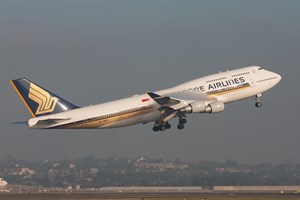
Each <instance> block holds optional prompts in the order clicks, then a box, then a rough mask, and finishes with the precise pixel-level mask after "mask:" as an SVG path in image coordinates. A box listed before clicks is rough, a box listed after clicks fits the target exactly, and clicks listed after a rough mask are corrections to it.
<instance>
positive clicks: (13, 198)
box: [0, 192, 300, 200]
mask: <svg viewBox="0 0 300 200" xmlns="http://www.w3.org/2000/svg"><path fill="white" fill-rule="evenodd" d="M203 197H206V199H207V200H219V199H221V200H233V199H236V200H237V199H239V200H244V199H245V200H249V199H258V200H271V199H276V200H283V199H298V200H299V199H300V194H295V193H286V194H280V193H188V194H185V193H163V194H162V193H95V192H87V193H83V192H76V193H75V192H74V193H26V194H25V193H24V194H12V193H1V194H0V199H1V200H29V199H30V200H100V199H101V200H105V199H107V200H109V199H114V200H127V199H128V200H129V199H130V200H138V199H139V200H146V199H149V200H179V199H186V200H188V199H190V200H196V199H198V200H201V199H202V198H203Z"/></svg>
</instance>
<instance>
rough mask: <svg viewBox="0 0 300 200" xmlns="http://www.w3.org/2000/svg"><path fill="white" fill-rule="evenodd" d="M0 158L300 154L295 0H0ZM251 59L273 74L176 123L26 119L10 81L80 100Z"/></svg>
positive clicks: (247, 158) (148, 87)
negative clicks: (260, 87)
mask: <svg viewBox="0 0 300 200" xmlns="http://www.w3.org/2000/svg"><path fill="white" fill-rule="evenodd" d="M0 2H1V3H0V8H1V10H0V17H1V18H0V19H1V21H0V23H1V24H0V45H1V49H0V50H1V52H0V56H1V57H0V62H1V63H0V64H1V65H0V66H1V68H0V70H1V71H0V78H1V80H0V81H1V82H0V84H1V96H0V97H1V98H0V99H1V103H0V104H1V106H0V113H1V114H0V121H1V122H0V126H1V128H0V131H1V134H0V160H1V159H3V158H4V157H5V155H6V154H13V155H15V156H16V157H17V158H20V159H28V160H40V159H51V160H53V159H62V158H68V159H73V158H78V157H83V156H87V155H90V154H92V155H95V156H96V157H99V158H101V157H109V156H113V155H115V156H117V157H123V156H128V157H129V156H138V155H142V156H149V157H159V156H160V155H162V156H163V158H165V159H176V158H180V159H182V160H194V161H199V160H213V161H224V160H226V159H231V160H237V161H239V162H245V163H259V162H282V161H284V160H285V159H290V160H291V161H292V162H300V126H299V123H300V109H299V108H300V106H299V104H300V101H299V100H300V98H299V97H300V95H299V94H300V81H299V76H300V59H299V57H300V1H298V0H294V1H292V0H290V1H271V0H269V1H239V0H236V1H226V0H222V1H221V0H219V1H217V0H212V1H85V0H82V1H71V0H65V1H26V0H24V1H14V0H9V1H8V0H7V1H4V0H0ZM249 65H261V66H263V67H264V68H266V69H268V70H270V71H274V72H276V73H279V74H280V75H281V76H282V80H281V82H280V83H279V84H278V85H277V86H276V87H274V88H273V89H271V90H270V91H268V92H266V93H265V94H263V96H262V102H263V107H262V108H259V109H258V108H255V106H254V103H255V101H254V99H253V98H251V99H249V100H245V101H241V102H238V103H234V104H229V105H226V106H225V112H223V113H220V114H213V115H211V114H194V115H189V116H188V124H187V126H186V128H185V129H184V130H183V131H179V130H177V128H176V127H175V126H176V124H177V120H176V121H175V120H173V121H171V123H172V125H173V129H171V130H169V131H166V132H165V133H159V134H157V133H153V132H152V126H153V124H152V123H149V124H146V125H136V126H132V127H126V128H121V129H109V130H101V129H94V130H32V129H29V128H27V127H24V126H17V125H10V123H11V122H16V121H26V120H28V119H29V118H30V114H29V112H28V111H27V109H26V107H25V106H24V105H23V103H22V102H21V100H20V99H19V98H18V96H17V94H16V93H15V91H14V90H13V88H12V86H11V85H10V83H9V80H10V79H16V78H20V77H27V78H28V79H31V80H33V81H34V82H36V83H38V84H40V85H42V86H44V87H46V88H47V89H49V90H50V91H52V92H54V93H56V94H57V95H59V96H61V97H63V98H65V99H67V100H69V101H71V102H72V103H74V104H76V105H78V106H85V105H90V104H97V103H102V102H106V101H111V100H115V99H119V98H123V97H128V96H132V95H134V94H137V93H139V94H141V93H144V92H146V91H155V90H159V89H164V88H168V87H171V86H175V85H177V84H180V83H182V82H185V81H189V80H191V79H194V78H198V77H201V76H204V75H208V74H212V73H216V72H218V71H225V70H227V69H235V68H239V67H245V66H249Z"/></svg>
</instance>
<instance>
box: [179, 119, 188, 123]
mask: <svg viewBox="0 0 300 200" xmlns="http://www.w3.org/2000/svg"><path fill="white" fill-rule="evenodd" d="M186 122H187V121H186V119H181V120H180V121H179V123H180V124H186Z"/></svg>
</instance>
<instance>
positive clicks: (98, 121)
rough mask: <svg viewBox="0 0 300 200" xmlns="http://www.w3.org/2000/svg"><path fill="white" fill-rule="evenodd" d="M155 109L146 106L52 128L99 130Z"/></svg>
mask: <svg viewBox="0 0 300 200" xmlns="http://www.w3.org/2000/svg"><path fill="white" fill-rule="evenodd" d="M155 111H156V109H155V108H153V107H152V106H147V107H142V108H137V110H133V111H128V112H126V111H123V112H119V113H116V114H111V115H108V116H106V115H105V116H106V117H101V116H100V117H95V118H91V119H86V120H81V121H79V122H74V123H71V124H66V125H61V126H57V127H53V128H70V129H74V128H100V127H102V126H105V125H108V124H112V123H116V122H120V121H123V120H126V119H130V118H133V117H137V116H141V115H144V114H147V113H151V112H155Z"/></svg>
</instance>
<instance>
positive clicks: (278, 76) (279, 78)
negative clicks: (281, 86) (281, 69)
mask: <svg viewBox="0 0 300 200" xmlns="http://www.w3.org/2000/svg"><path fill="white" fill-rule="evenodd" d="M276 76H277V83H279V81H281V76H280V75H279V74H276Z"/></svg>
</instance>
